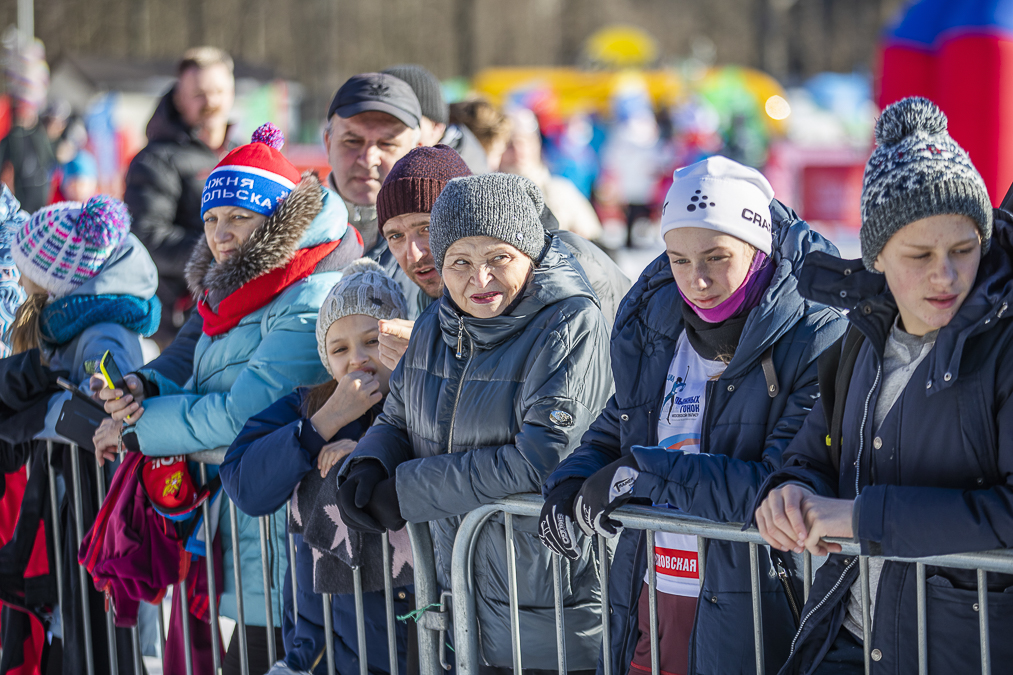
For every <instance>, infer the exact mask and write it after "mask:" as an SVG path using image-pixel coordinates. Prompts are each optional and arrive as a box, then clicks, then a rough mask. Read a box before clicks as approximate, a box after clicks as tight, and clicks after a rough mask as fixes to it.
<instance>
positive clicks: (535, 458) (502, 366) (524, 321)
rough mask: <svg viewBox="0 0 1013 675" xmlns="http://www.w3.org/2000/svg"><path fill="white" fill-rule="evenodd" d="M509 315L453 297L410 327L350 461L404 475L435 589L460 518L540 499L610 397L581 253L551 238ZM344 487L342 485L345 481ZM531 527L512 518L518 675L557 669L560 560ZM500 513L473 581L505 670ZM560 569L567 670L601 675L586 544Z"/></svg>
mask: <svg viewBox="0 0 1013 675" xmlns="http://www.w3.org/2000/svg"><path fill="white" fill-rule="evenodd" d="M549 241H550V243H549V246H548V250H547V252H546V253H545V255H544V256H543V258H542V261H541V263H540V264H539V265H538V267H536V268H535V270H534V273H533V275H532V278H531V280H530V281H529V282H528V285H527V287H526V288H525V290H524V291H523V298H522V299H521V301H520V302H519V304H518V305H517V306H516V308H515V309H513V311H511V312H510V315H509V316H506V315H504V316H499V317H496V318H492V319H476V318H473V317H470V316H467V315H462V314H461V313H459V311H458V310H456V309H455V307H454V306H453V305H452V304H451V302H450V300H449V297H447V296H446V295H445V296H444V297H443V298H441V299H440V301H439V303H438V304H437V305H436V306H434V307H430V308H429V309H428V310H427V311H426V312H425V313H424V314H423V315H422V316H421V317H420V318H419V319H418V321H417V322H416V323H415V328H414V331H413V333H412V338H411V342H410V344H409V347H408V351H407V353H405V355H404V357H403V358H402V359H401V363H400V364H399V365H398V367H397V369H396V370H395V371H394V374H393V376H392V377H391V382H390V388H391V391H390V395H389V396H388V397H387V401H386V404H385V407H384V412H383V415H381V416H380V417H379V418H378V420H377V422H376V424H375V425H374V426H373V427H371V428H370V430H369V431H368V432H367V433H366V435H365V437H363V439H362V441H360V443H359V445H358V447H357V448H356V450H355V452H354V453H353V454H352V456H351V457H350V459H349V461H348V462H346V463H345V465H344V467H343V469H342V471H343V475H347V472H348V471H349V469H350V468H351V466H352V465H353V464H354V463H355V462H357V461H361V460H363V459H367V458H373V459H378V460H380V461H381V462H382V463H383V465H384V466H385V467H386V469H387V472H388V473H389V474H390V475H395V473H396V476H397V493H398V501H399V502H400V505H401V515H402V516H403V517H404V518H405V519H407V520H408V521H410V522H414V523H420V522H425V521H431V529H432V532H433V542H434V546H435V549H436V551H435V552H436V567H437V577H438V580H439V583H440V584H441V585H442V586H443V587H445V588H449V587H450V561H451V552H452V549H453V544H454V536H455V534H456V532H457V528H458V525H459V524H460V521H461V517H462V516H463V515H464V514H466V513H468V512H469V511H471V510H473V509H475V508H477V507H479V506H481V505H483V504H489V503H492V502H494V501H496V500H497V499H499V498H501V497H506V496H508V495H512V494H516V493H520V492H538V491H539V490H540V488H541V485H542V483H543V482H544V481H545V479H546V478H547V477H548V475H549V474H550V473H551V472H552V470H553V469H554V468H555V466H556V465H557V464H558V463H559V461H560V460H561V459H563V458H564V457H566V456H567V455H569V454H570V452H571V451H573V449H574V448H576V447H577V445H578V444H579V443H580V437H581V435H582V434H583V433H584V431H586V430H587V428H588V426H589V425H590V424H591V422H592V421H593V420H594V419H595V418H596V417H597V415H598V413H599V412H600V411H601V410H602V409H603V408H604V407H605V402H606V401H607V400H608V398H609V396H610V395H611V390H612V377H611V372H610V369H609V352H608V341H609V335H608V331H607V329H606V327H605V319H604V317H603V316H602V313H601V311H600V310H599V307H598V300H597V298H596V296H595V294H594V292H593V291H592V289H591V286H590V284H589V283H588V280H587V278H586V277H585V276H584V273H583V272H582V271H581V268H580V266H579V265H577V264H576V263H575V262H574V258H573V255H572V254H571V253H570V252H569V250H568V249H567V248H566V247H565V246H564V245H563V244H562V242H561V241H560V240H559V239H558V238H557V237H552V238H551V239H550V240H549ZM339 480H341V479H340V478H339ZM536 520H537V519H535V518H515V519H514V526H515V528H516V530H517V536H516V538H515V542H516V550H517V574H518V593H519V596H518V597H519V605H520V608H521V609H520V614H521V617H520V625H521V647H522V653H523V666H524V668H542V669H552V670H554V669H556V644H555V630H554V627H553V626H554V610H553V607H554V604H553V592H552V574H551V569H552V566H551V565H552V563H551V558H550V553H549V551H548V549H546V548H545V547H544V546H542V544H541V543H540V542H539V540H538V536H537V529H536ZM504 536H505V532H504V527H503V518H502V515H501V514H500V515H498V516H496V517H494V518H493V519H491V520H490V521H489V522H488V523H487V524H486V525H485V527H484V529H483V530H482V533H481V534H480V535H479V539H478V542H477V546H476V550H475V560H474V575H475V577H474V578H475V587H476V592H477V598H476V600H477V607H478V622H479V633H480V636H481V654H480V657H481V659H482V661H483V662H484V663H487V664H489V665H494V666H505V667H509V666H510V665H511V663H512V661H511V650H510V617H509V594H508V589H507V571H506V550H505V540H504ZM583 545H584V548H585V553H586V554H587V555H584V556H583V557H582V558H581V559H580V560H579V561H577V562H569V561H567V560H565V559H564V560H562V565H563V581H564V586H565V593H566V596H565V598H564V607H565V609H564V620H565V625H566V629H567V634H568V639H567V663H568V666H569V668H570V669H574V670H578V669H593V668H594V667H595V663H596V661H597V658H598V652H599V650H600V646H601V618H600V609H599V602H600V593H601V591H600V587H599V583H598V578H597V571H596V569H595V565H594V561H593V557H592V556H591V555H590V548H591V542H590V540H585V541H584V542H583Z"/></svg>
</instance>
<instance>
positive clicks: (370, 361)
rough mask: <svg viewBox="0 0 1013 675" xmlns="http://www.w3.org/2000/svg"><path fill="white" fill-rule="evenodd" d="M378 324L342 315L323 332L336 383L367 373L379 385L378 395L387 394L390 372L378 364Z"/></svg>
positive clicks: (366, 318)
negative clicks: (357, 374) (345, 378)
mask: <svg viewBox="0 0 1013 675" xmlns="http://www.w3.org/2000/svg"><path fill="white" fill-rule="evenodd" d="M379 337H380V329H379V326H378V322H377V320H376V319H375V318H373V317H371V316H366V315H365V314H350V315H348V316H343V317H341V318H340V319H338V320H337V321H335V322H334V323H332V324H331V327H330V328H328V329H327V362H328V363H329V364H330V366H331V372H332V373H334V379H335V380H340V379H341V378H343V377H344V376H345V375H347V374H348V373H351V372H355V371H362V372H364V373H369V374H370V375H372V376H373V377H375V378H376V379H377V381H378V382H379V383H380V393H381V394H383V395H384V396H386V395H387V394H388V393H389V392H390V369H389V368H387V366H385V365H383V363H382V362H381V361H380V340H379Z"/></svg>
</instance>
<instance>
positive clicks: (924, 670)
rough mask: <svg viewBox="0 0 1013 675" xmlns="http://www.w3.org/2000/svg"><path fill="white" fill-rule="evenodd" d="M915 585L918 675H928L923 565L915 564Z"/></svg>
mask: <svg viewBox="0 0 1013 675" xmlns="http://www.w3.org/2000/svg"><path fill="white" fill-rule="evenodd" d="M915 578H916V581H915V583H916V584H917V586H918V595H917V600H918V675H928V672H929V643H928V633H927V628H926V624H927V622H928V621H927V618H926V611H925V564H924V563H915Z"/></svg>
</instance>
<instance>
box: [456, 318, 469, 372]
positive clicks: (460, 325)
mask: <svg viewBox="0 0 1013 675" xmlns="http://www.w3.org/2000/svg"><path fill="white" fill-rule="evenodd" d="M457 320H458V324H457V354H456V357H457V360H458V361H460V360H461V349H462V342H463V338H464V317H463V316H459V317H457ZM468 338H469V340H470V339H471V336H470V335H469V336H468Z"/></svg>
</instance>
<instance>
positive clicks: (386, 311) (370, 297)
mask: <svg viewBox="0 0 1013 675" xmlns="http://www.w3.org/2000/svg"><path fill="white" fill-rule="evenodd" d="M352 314H365V315H366V316H371V317H374V318H376V319H384V320H386V319H407V318H408V301H407V300H406V299H405V296H404V292H403V291H402V290H401V287H400V286H399V285H398V283H397V282H396V281H394V280H393V279H392V278H391V277H390V275H389V274H387V273H386V272H384V270H383V268H382V267H380V266H379V265H378V264H376V263H375V262H374V261H372V260H370V259H369V258H361V259H359V260H356V261H355V262H353V263H352V264H351V265H349V266H348V267H346V268H345V271H344V276H342V277H341V281H339V282H338V283H336V284H334V288H332V289H331V291H330V293H328V294H327V297H326V298H324V302H323V304H322V305H320V314H319V315H318V316H317V352H319V353H320V360H321V361H323V363H324V368H326V369H327V372H328V373H329V374H330V375H331V376H333V375H334V373H332V372H331V365H330V363H328V362H327V344H326V342H327V330H328V329H329V328H330V327H331V325H332V324H333V323H334V322H335V321H337V320H338V319H341V318H344V317H346V316H351V315H352Z"/></svg>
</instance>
